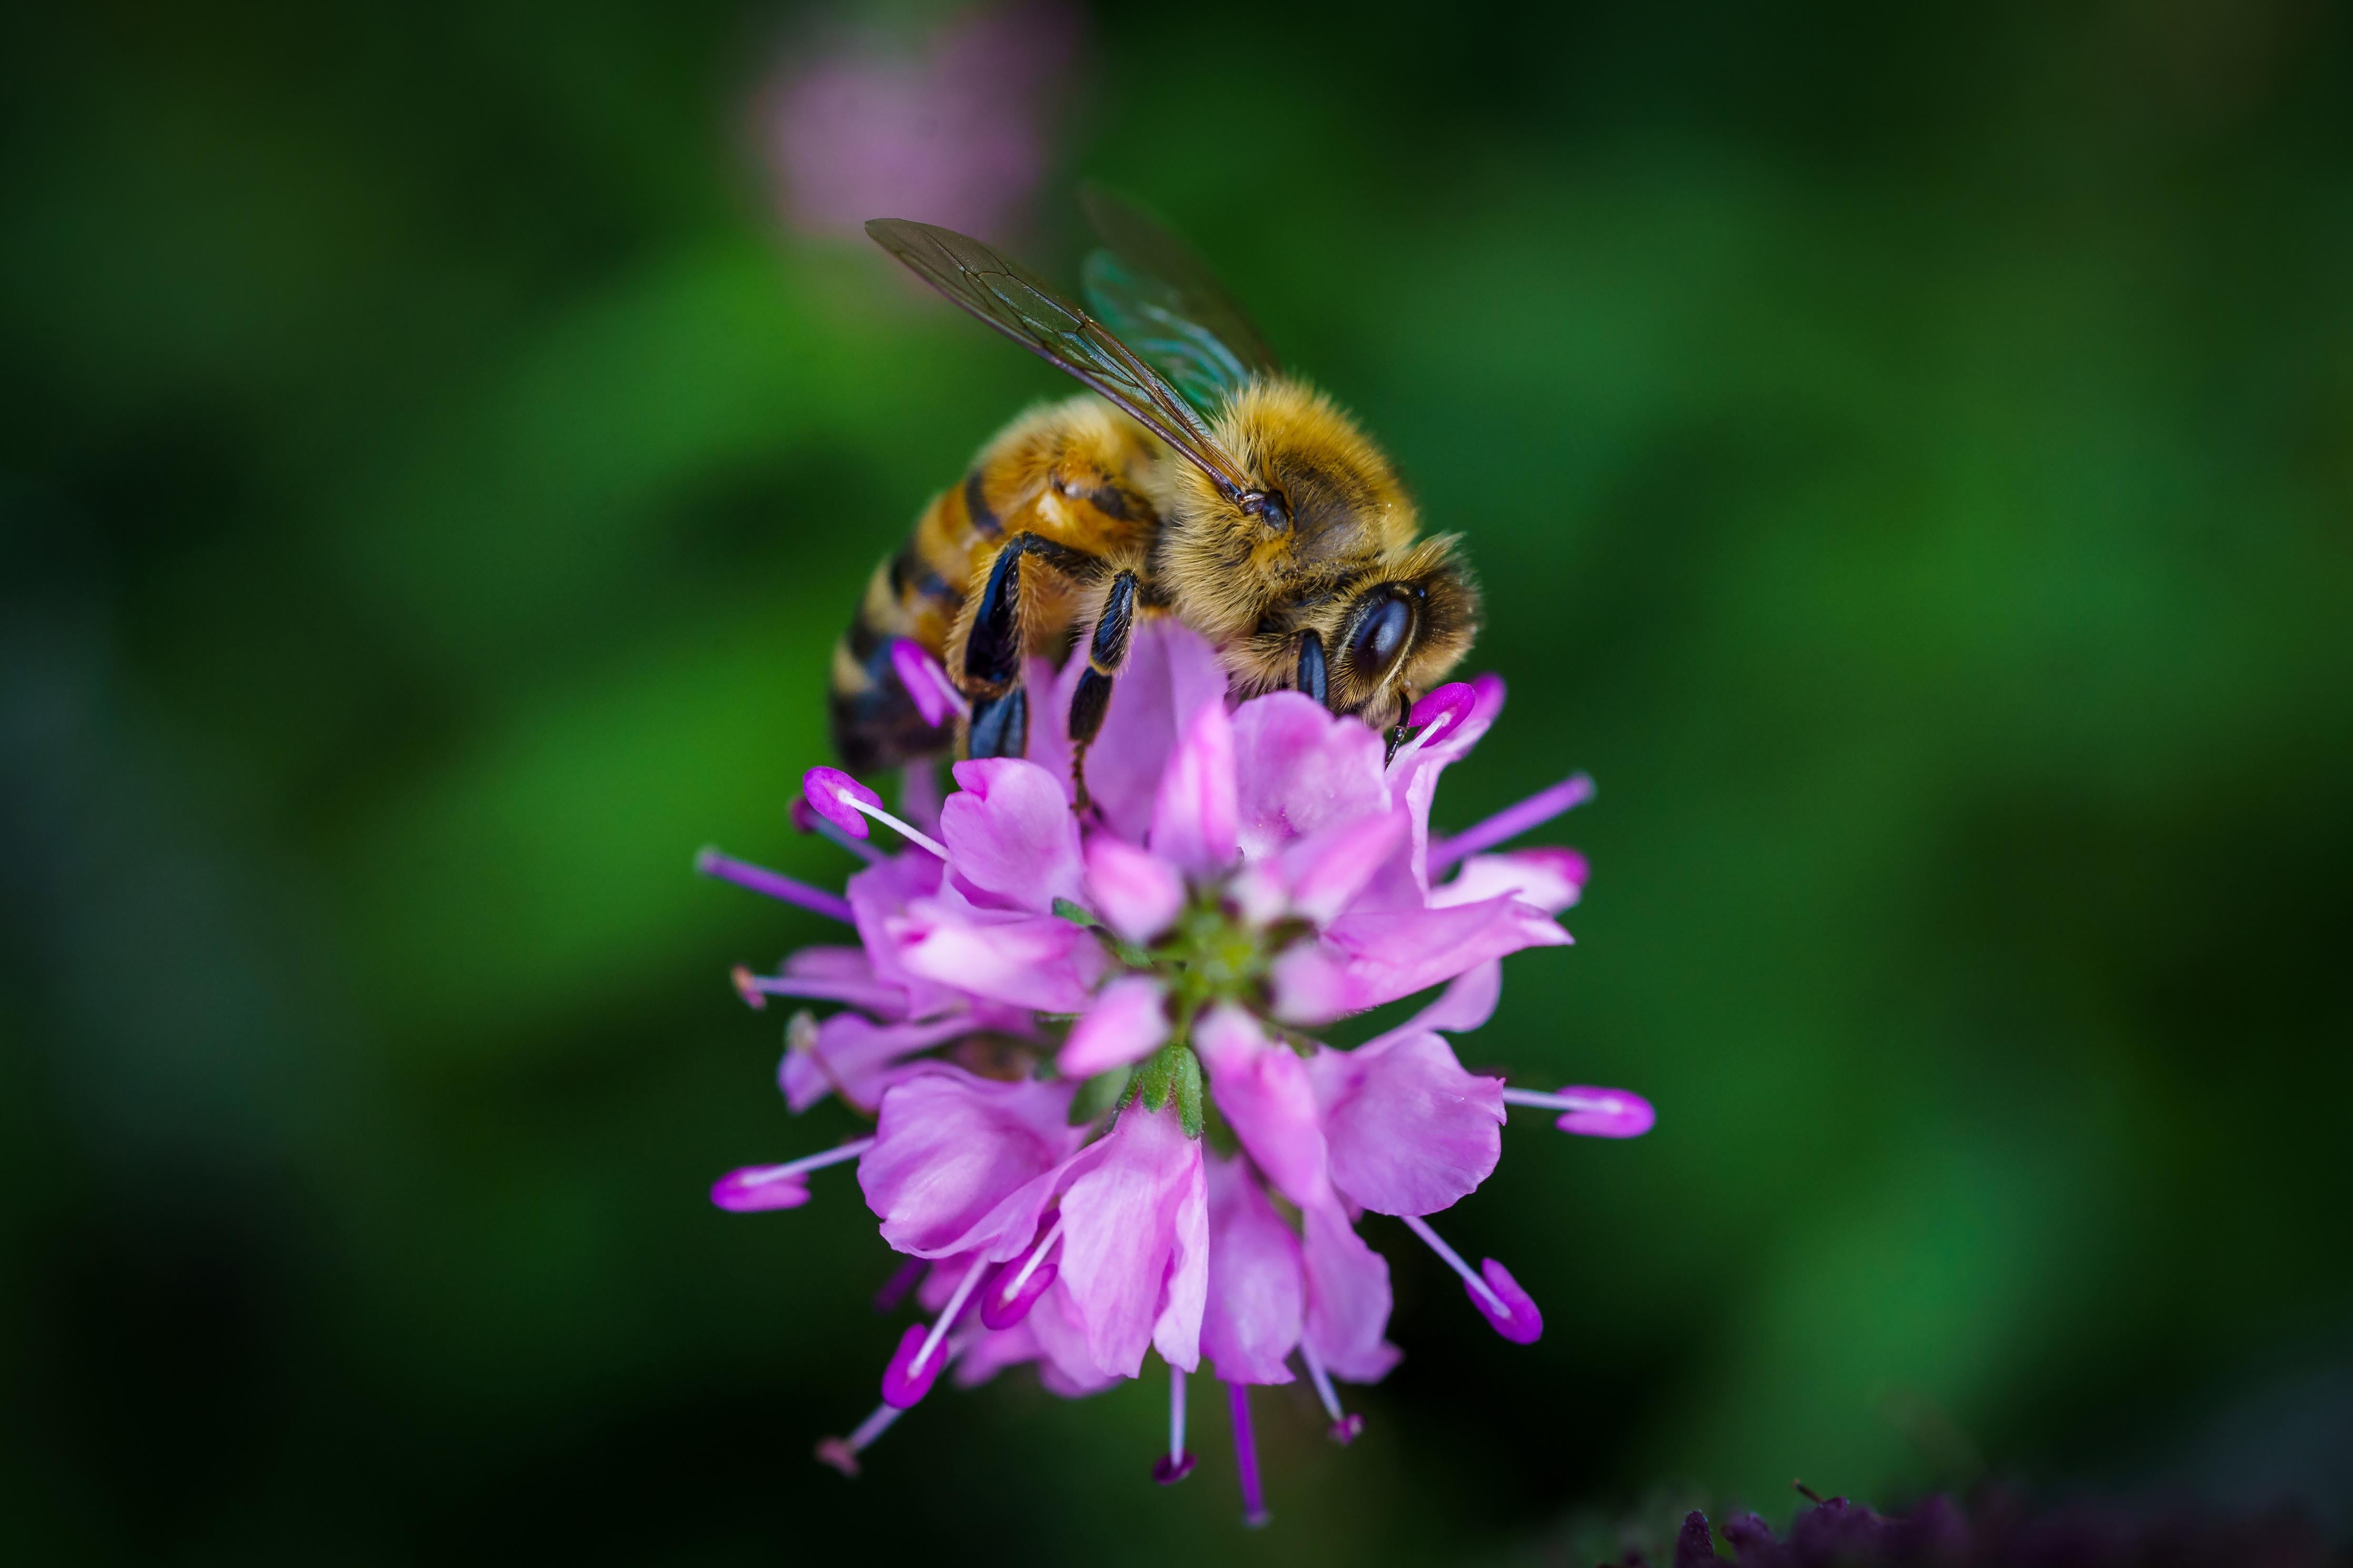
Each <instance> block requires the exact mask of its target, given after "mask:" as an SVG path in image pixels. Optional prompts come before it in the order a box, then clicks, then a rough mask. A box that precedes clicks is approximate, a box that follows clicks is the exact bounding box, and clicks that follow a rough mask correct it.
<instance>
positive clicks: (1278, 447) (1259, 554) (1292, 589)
mask: <svg viewBox="0 0 2353 1568" xmlns="http://www.w3.org/2000/svg"><path fill="white" fill-rule="evenodd" d="M1211 430H1212V433H1213V434H1214V435H1215V437H1217V438H1218V440H1219V443H1220V444H1221V445H1222V446H1223V447H1225V449H1226V450H1228V451H1229V452H1231V453H1232V454H1233V455H1234V456H1235V458H1238V459H1239V460H1240V463H1241V464H1242V466H1243V468H1244V469H1245V471H1247V472H1248V473H1249V474H1250V478H1251V480H1252V482H1253V483H1254V484H1255V485H1256V486H1258V487H1259V488H1260V489H1264V490H1266V491H1268V492H1271V494H1273V495H1275V496H1277V497H1279V498H1280V499H1281V500H1282V505H1283V508H1284V510H1285V512H1286V513H1287V521H1286V523H1285V525H1283V526H1274V525H1271V523H1270V521H1268V519H1267V518H1266V517H1265V516H1263V515H1253V514H1251V513H1250V511H1248V510H1244V508H1243V506H1242V505H1241V503H1240V502H1239V501H1237V500H1233V499H1231V498H1229V497H1228V496H1227V495H1225V494H1224V493H1223V492H1222V491H1220V490H1219V488H1218V487H1217V486H1216V484H1214V483H1213V482H1212V481H1211V480H1210V479H1208V476H1207V475H1205V474H1203V473H1201V472H1200V471H1199V470H1198V469H1197V468H1193V467H1192V466H1190V465H1188V464H1185V463H1181V462H1171V463H1168V464H1166V466H1165V468H1164V472H1165V473H1166V476H1167V482H1166V495H1165V497H1164V500H1163V503H1162V512H1163V521H1162V526H1161V534H1160V540H1159V544H1158V547H1157V550H1156V551H1155V574H1156V575H1157V577H1158V579H1159V583H1160V586H1161V591H1162V592H1163V594H1165V595H1166V596H1167V599H1168V601H1169V603H1170V604H1171V605H1172V606H1173V607H1174V608H1175V609H1176V613H1177V615H1178V616H1179V617H1180V618H1182V619H1183V620H1184V621H1185V622H1186V623H1187V625H1189V626H1193V627H1195V628H1196V629H1197V630H1198V631H1200V632H1202V633H1203V634H1204V635H1206V636H1207V637H1208V638H1209V639H1210V640H1211V641H1212V642H1213V643H1215V644H1217V645H1218V647H1219V649H1220V651H1221V652H1222V653H1223V655H1224V656H1225V659H1226V664H1227V668H1228V670H1229V673H1230V674H1231V675H1232V677H1233V679H1234V681H1235V683H1236V686H1237V688H1238V689H1240V690H1243V691H1245V692H1254V691H1268V690H1274V689H1281V688H1284V687H1288V686H1291V685H1292V684H1293V682H1294V681H1295V679H1297V669H1298V642H1299V636H1300V634H1301V633H1303V632H1306V631H1311V630H1312V631H1314V632H1315V633H1316V634H1317V635H1318V636H1319V637H1321V638H1322V641H1323V647H1324V648H1325V649H1326V650H1327V652H1328V653H1329V654H1330V655H1331V656H1332V658H1333V663H1332V667H1331V675H1330V681H1331V691H1330V702H1331V706H1332V707H1333V708H1334V709H1335V710H1338V711H1342V712H1359V711H1365V710H1366V709H1367V708H1368V706H1369V705H1370V704H1371V703H1372V702H1373V701H1374V700H1375V699H1376V698H1377V697H1379V696H1381V695H1382V694H1384V693H1386V692H1391V691H1403V692H1407V693H1409V694H1413V695H1419V693H1421V692H1424V691H1427V690H1429V689H1430V687H1431V686H1433V685H1435V684H1437V683H1438V682H1439V681H1440V680H1442V679H1444V678H1445V675H1446V672H1447V671H1449V670H1451V668H1453V667H1454V665H1455V663H1456V662H1457V661H1459V660H1460V659H1461V657H1462V655H1463V654H1464V653H1465V652H1467V651H1468V650H1469V647H1470V645H1471V638H1472V633H1473V631H1474V630H1475V629H1476V622H1477V616H1478V599H1477V593H1476V590H1475V589H1474V588H1473V587H1472V584H1471V582H1470V579H1469V576H1468V574H1467V573H1465V572H1464V570H1463V569H1462V567H1461V564H1460V563H1459V561H1458V559H1457V555H1456V552H1455V542H1454V540H1453V539H1452V538H1451V536H1441V537H1440V538H1436V539H1430V540H1424V541H1420V542H1417V541H1416V538H1415V535H1416V533H1417V531H1418V530H1419V514H1418V512H1417V511H1416V509H1415V507H1414V504H1413V498H1412V497H1411V496H1410V495H1409V494H1408V493H1407V491H1406V489H1405V486H1404V484H1403V482H1402V481H1401V480H1400V479H1398V474H1397V469H1396V468H1395V467H1394V466H1393V465H1392V464H1391V463H1390V462H1389V459H1388V456H1387V455H1386V454H1385V453H1383V452H1382V451H1381V449H1380V448H1379V447H1376V446H1375V445H1373V443H1372V442H1371V441H1370V440H1369V439H1367V438H1366V436H1365V434H1364V432H1363V431H1362V430H1360V429H1359V428H1358V427H1357V426H1356V421H1355V420H1354V419H1352V418H1350V417H1349V416H1348V415H1347V414H1346V412H1345V411H1344V410H1343V409H1342V408H1341V407H1340V406H1339V405H1337V404H1335V403H1334V402H1333V401H1332V400H1331V398H1329V397H1327V396H1325V395H1324V394H1323V393H1321V392H1319V391H1317V390H1315V389H1314V387H1312V386H1310V385H1308V384H1306V383H1304V382H1303V381H1298V380H1295V379H1292V378H1289V377H1268V378H1262V379H1260V380H1258V381H1254V382H1252V383H1251V384H1250V385H1249V386H1248V387H1246V388H1245V389H1243V391H1242V392H1240V394H1239V395H1236V396H1235V397H1234V398H1232V399H1231V400H1230V401H1229V403H1227V405H1225V406H1224V407H1223V408H1221V409H1220V410H1219V413H1218V416H1217V417H1216V418H1215V419H1214V420H1213V421H1212V422H1211ZM1384 586H1394V587H1395V588H1396V589H1397V590H1398V595H1399V596H1401V597H1402V598H1404V599H1405V600H1406V601H1407V602H1408V603H1409V605H1410V609H1411V616H1412V620H1411V626H1412V628H1413V629H1412V636H1411V638H1410V641H1409V645H1408V646H1409V648H1410V654H1409V657H1408V658H1405V659H1404V660H1403V661H1402V663H1401V664H1399V665H1398V666H1396V667H1393V668H1384V669H1381V670H1377V671H1372V672H1369V673H1367V672H1366V671H1362V670H1359V669H1357V668H1354V667H1353V666H1350V665H1348V663H1347V661H1346V660H1345V659H1344V658H1339V655H1340V654H1341V652H1342V651H1343V650H1345V648H1347V647H1349V646H1350V639H1351V638H1352V637H1354V635H1355V634H1356V629H1357V628H1358V626H1361V625H1362V624H1363V621H1364V617H1365V616H1366V615H1367V614H1369V613H1371V612H1372V610H1374V609H1376V608H1377V604H1376V603H1374V602H1373V600H1374V599H1375V598H1377V594H1376V591H1377V590H1378V589H1381V588H1383V587H1384Z"/></svg>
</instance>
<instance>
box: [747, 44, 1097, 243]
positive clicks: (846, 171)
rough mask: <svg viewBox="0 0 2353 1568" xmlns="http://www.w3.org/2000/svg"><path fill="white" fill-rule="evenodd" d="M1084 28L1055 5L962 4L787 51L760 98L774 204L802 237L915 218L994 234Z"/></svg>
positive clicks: (1010, 220) (1016, 210)
mask: <svg viewBox="0 0 2353 1568" xmlns="http://www.w3.org/2000/svg"><path fill="white" fill-rule="evenodd" d="M1082 31H1083V26H1082V19H1081V16H1080V13H1079V12H1078V10H1077V9H1076V7H1074V6H1071V5H1066V4H1060V3H1057V0H1019V3H1016V4H1011V5H988V6H982V7H978V8H976V9H972V10H968V11H966V12H965V13H964V14H963V15H962V16H957V17H955V19H953V20H951V21H950V22H948V23H947V24H946V25H944V26H941V27H939V28H938V29H937V30H936V31H934V32H933V33H931V34H930V35H929V36H928V37H922V38H907V39H901V40H892V39H891V38H890V37H886V36H883V35H881V34H879V33H870V34H865V35H862V36H861V35H854V34H853V35H844V36H837V37H832V38H829V39H828V38H825V37H821V36H820V37H812V38H809V39H806V40H804V41H803V42H802V43H801V44H799V45H798V46H797V47H793V48H792V49H790V50H789V51H788V52H787V53H786V56H785V58H784V59H783V61H782V62H781V64H780V66H779V68H778V69H777V72H776V77H775V79H774V80H773V81H772V82H771V84H770V85H769V87H768V88H767V89H766V90H765V92H763V94H762V95H761V97H760V99H759V100H758V103H757V106H756V120H755V124H756V128H757V135H758V137H759V140H760V142H761V145H762V150H763V151H764V153H765V155H766V157H767V160H768V163H769V167H770V170H771V172H772V175H773V177H774V179H775V181H776V197H777V204H778V205H779V207H780V208H781V209H782V211H783V213H784V216H785V217H786V221H788V222H789V223H790V224H791V225H792V226H793V227H794V228H796V229H797V230H799V231H801V232H802V233H805V234H818V235H827V234H839V235H856V234H858V233H859V232H860V226H862V225H863V224H864V223H865V222H866V220H867V219H869V218H874V217H912V218H917V219H920V220H922V221H923V222H925V223H936V224H944V225H945V226H948V227H950V228H955V229H960V230H963V231H964V232H965V233H967V234H983V235H998V234H1002V233H1004V232H1005V231H1006V230H1007V229H1008V228H1009V227H1011V226H1015V225H1016V224H1017V223H1018V221H1019V220H1020V218H1021V217H1022V216H1023V214H1024V213H1025V211H1026V209H1027V208H1028V206H1029V201H1030V198H1031V197H1032V195H1034V194H1035V193H1036V191H1037V188H1038V184H1039V180H1040V179H1041V178H1043V177H1044V174H1045V173H1046V169H1047V166H1048V164H1049V163H1050V161H1051V157H1052V152H1051V147H1050V134H1051V131H1052V127H1053V121H1054V118H1055V110H1056V108H1057V106H1058V103H1059V100H1060V91H1059V88H1060V84H1061V83H1062V82H1063V81H1066V80H1068V79H1069V74H1070V67H1071V62H1072V60H1073V58H1075V56H1076V55H1077V53H1078V51H1079V49H1080V47H1081V37H1082Z"/></svg>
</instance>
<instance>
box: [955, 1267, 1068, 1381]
mask: <svg viewBox="0 0 2353 1568" xmlns="http://www.w3.org/2000/svg"><path fill="white" fill-rule="evenodd" d="M982 1289H987V1287H986V1286H983V1287H982ZM1043 1353H1044V1352H1042V1351H1041V1350H1039V1345H1038V1335H1037V1332H1036V1331H1034V1330H1032V1329H1031V1328H1030V1327H1029V1324H1028V1323H1027V1322H1026V1321H1024V1322H1017V1323H1015V1324H1014V1325H1013V1326H1012V1327H1010V1328H1006V1329H995V1330H992V1331H989V1332H987V1333H985V1334H982V1335H980V1336H979V1337H978V1338H976V1339H975V1340H974V1341H973V1342H971V1343H970V1344H969V1345H966V1346H965V1352H964V1354H962V1355H960V1356H958V1357H956V1363H955V1371H954V1372H952V1373H949V1374H948V1375H949V1378H950V1380H951V1381H952V1382H954V1383H955V1385H956V1386H957V1387H958V1388H977V1387H979V1386H980V1385H981V1384H984V1383H987V1381H988V1380H989V1379H990V1378H992V1377H995V1376H996V1375H997V1373H1000V1372H1003V1371H1004V1370H1005V1369H1006V1368H1007V1367H1008V1366H1018V1365H1020V1364H1021V1363H1023V1362H1026V1361H1036V1360H1037V1359H1038V1358H1039V1356H1040V1355H1041V1354H1043Z"/></svg>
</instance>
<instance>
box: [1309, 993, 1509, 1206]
mask: <svg viewBox="0 0 2353 1568" xmlns="http://www.w3.org/2000/svg"><path fill="white" fill-rule="evenodd" d="M1308 1073H1309V1076H1310V1078H1311V1079H1313V1081H1314V1086H1315V1098H1316V1100H1317V1103H1318V1104H1319V1105H1320V1106H1321V1107H1322V1109H1323V1112H1324V1138H1325V1141H1326V1142H1327V1143H1328V1144H1329V1146H1330V1149H1331V1154H1330V1168H1331V1173H1332V1184H1333V1185H1334V1186H1335V1187H1337V1188H1338V1189H1339V1190H1340V1192H1341V1193H1342V1194H1344V1195H1345V1196H1346V1197H1347V1199H1348V1201H1349V1202H1351V1203H1353V1204H1355V1205H1357V1206H1358V1207H1360V1208H1367V1209H1370V1210H1372V1211H1373V1212H1374V1213H1375V1214H1410V1215H1424V1214H1435V1213H1437V1212H1438V1211H1439V1210H1440V1209H1442V1208H1446V1207H1448V1206H1449V1205H1452V1204H1455V1203H1457V1202H1460V1201H1461V1199H1462V1198H1464V1197H1466V1196H1468V1195H1469V1194H1472V1192H1474V1191H1476V1190H1477V1189H1478V1186H1479V1184H1480V1183H1482V1182H1483V1181H1485V1180H1486V1179H1487V1178H1488V1177H1489V1176H1490V1175H1492V1174H1493V1173H1494V1169H1495V1162H1496V1161H1497V1160H1498V1159H1500V1158H1501V1157H1502V1155H1503V1152H1504V1142H1503V1126H1504V1086H1503V1083H1502V1081H1501V1080H1499V1079H1492V1078H1482V1077H1479V1076H1477V1075H1476V1074H1473V1073H1468V1072H1465V1071H1463V1070H1462V1066H1461V1063H1460V1062H1458V1061H1456V1060H1455V1059H1454V1051H1453V1047H1451V1046H1449V1045H1448V1044H1447V1043H1446V1041H1445V1039H1444V1038H1443V1037H1440V1036H1438V1035H1434V1034H1427V1033H1425V1034H1419V1035H1412V1036H1409V1037H1406V1038H1404V1039H1401V1040H1398V1041H1397V1042H1396V1043H1395V1044H1393V1045H1391V1046H1388V1047H1386V1048H1384V1049H1382V1050H1380V1051H1378V1052H1377V1053H1366V1052H1359V1051H1335V1050H1329V1049H1323V1050H1318V1051H1317V1052H1316V1053H1315V1056H1314V1059H1313V1060H1312V1061H1311V1062H1310V1063H1309V1064H1308Z"/></svg>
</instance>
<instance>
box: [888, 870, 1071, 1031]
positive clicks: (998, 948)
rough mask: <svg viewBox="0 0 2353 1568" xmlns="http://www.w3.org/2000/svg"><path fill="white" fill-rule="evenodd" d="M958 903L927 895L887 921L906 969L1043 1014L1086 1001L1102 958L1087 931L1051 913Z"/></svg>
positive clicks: (1065, 1009) (1059, 1010)
mask: <svg viewBox="0 0 2353 1568" xmlns="http://www.w3.org/2000/svg"><path fill="white" fill-rule="evenodd" d="M957 906H958V900H953V899H950V898H947V897H941V898H936V899H928V900H923V901H921V902H919V903H917V904H914V905H913V906H911V907H910V908H909V910H908V912H907V913H906V914H905V915H904V916H902V918H901V919H899V920H898V921H893V922H892V923H891V924H890V926H889V927H888V931H889V934H890V936H891V939H892V941H893V942H897V943H898V944H899V961H900V963H901V964H902V966H903V967H904V968H905V969H906V971H907V972H908V973H910V974H913V975H915V976H917V977H919V978H922V979H926V980H932V981H936V982H938V983H939V984H943V985H949V986H954V987H955V988H956V989H957V990H960V991H964V992H966V993H969V994H972V995H975V996H985V997H987V998H989V999H990V1000H992V1001H997V1002H1006V1003H1010V1004H1012V1005H1015V1006H1017V1007H1031V1008H1035V1009H1036V1010H1037V1011H1039V1012H1040V1013H1076V1012H1079V1011H1080V1010H1082V1008H1084V1007H1085V1006H1086V1005H1087V1001H1088V998H1089V996H1090V994H1092V990H1093V986H1094V983H1095V981H1096V980H1097V979H1099V978H1100V977H1101V976H1102V974H1103V968H1104V965H1105V962H1106V961H1105V960H1104V957H1103V944H1102V943H1101V942H1097V941H1096V940H1095V938H1094V936H1093V935H1092V933H1091V932H1089V931H1086V930H1085V929H1084V928H1082V927H1081V926H1077V925H1073V924H1072V923H1071V922H1070V921H1066V920H1063V919H1061V918H1060V917H1059V916H1055V915H1026V916H1022V917H1019V918H1017V919H1012V920H1006V919H1002V918H998V919H994V920H991V919H987V918H985V917H986V914H987V911H976V910H970V909H968V908H962V909H960V908H958V907H957Z"/></svg>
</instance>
